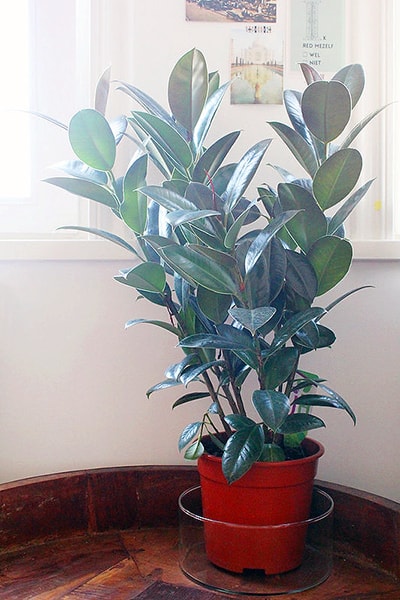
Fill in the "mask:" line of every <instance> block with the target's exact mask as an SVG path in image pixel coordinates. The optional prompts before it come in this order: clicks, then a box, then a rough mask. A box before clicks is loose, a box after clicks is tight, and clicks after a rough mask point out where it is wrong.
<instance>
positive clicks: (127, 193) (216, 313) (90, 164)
mask: <svg viewBox="0 0 400 600" xmlns="http://www.w3.org/2000/svg"><path fill="white" fill-rule="evenodd" d="M301 69H302V71H303V74H304V76H305V79H306V86H305V89H304V91H303V92H299V91H293V90H286V91H285V92H284V105H285V108H286V111H287V115H288V124H285V123H280V122H269V123H267V122H265V130H266V131H267V130H268V128H269V130H270V132H271V133H273V134H274V137H276V136H277V137H278V140H276V141H274V144H276V143H280V142H279V138H280V140H281V141H283V142H284V144H285V145H286V147H287V148H288V149H289V151H290V152H291V154H292V155H293V156H294V158H295V159H296V160H297V162H298V163H299V164H300V165H301V167H302V169H303V171H304V175H303V177H301V178H299V177H296V176H295V175H292V174H290V173H288V172H287V170H285V169H284V168H282V167H281V166H274V169H275V170H276V171H278V173H279V176H280V177H281V179H282V182H281V183H279V184H278V186H277V188H276V189H274V188H272V187H271V186H269V185H266V184H263V185H259V186H255V189H257V190H258V195H257V197H256V198H255V199H252V200H249V199H248V198H247V197H246V196H245V193H246V190H247V189H248V187H249V184H250V183H251V182H253V180H254V176H255V174H256V172H257V171H258V169H259V167H260V164H261V163H262V162H263V159H264V156H265V153H266V151H267V149H268V147H269V145H270V144H271V141H272V139H271V138H267V139H263V140H261V141H258V142H257V143H256V144H254V145H253V146H252V147H251V148H249V149H248V150H247V151H246V152H245V153H244V154H243V156H242V157H241V158H240V159H239V160H238V161H237V162H234V163H232V162H228V159H227V156H228V154H229V151H230V150H231V148H232V146H233V145H234V144H235V142H236V141H237V139H238V137H239V135H240V132H239V131H232V132H228V133H226V134H225V135H223V136H222V137H220V138H219V139H217V141H214V142H213V143H212V144H211V145H209V146H207V145H206V138H207V135H208V133H209V130H210V127H211V125H212V123H213V120H214V117H215V115H216V113H217V111H218V110H219V109H221V110H223V108H222V107H223V104H222V101H223V98H224V95H225V93H226V91H227V89H228V88H229V85H230V83H229V82H228V83H225V84H222V85H221V84H220V79H219V75H218V73H217V72H212V73H210V72H209V71H208V68H207V64H206V61H205V58H204V56H203V54H202V53H201V52H200V51H199V50H197V49H193V50H191V51H189V52H187V53H186V54H185V55H184V56H182V57H181V58H180V59H179V60H178V62H177V63H176V65H175V67H174V68H173V70H172V72H171V74H170V77H169V83H168V101H169V108H168V109H165V108H163V107H162V106H161V105H160V104H159V103H158V102H157V101H156V100H154V99H153V98H151V97H150V96H149V95H148V94H146V93H145V92H143V91H141V90H139V89H138V88H136V87H134V86H133V85H130V84H128V83H125V82H118V85H117V90H118V91H119V92H123V93H125V94H128V95H129V96H130V97H131V98H132V99H133V100H134V102H135V107H134V108H135V110H133V111H132V112H131V113H130V114H129V115H127V116H122V117H119V118H118V119H116V120H114V121H109V120H108V119H107V118H106V116H105V109H106V104H107V98H108V95H109V91H110V79H109V77H110V74H109V71H107V72H106V73H105V74H104V75H103V76H102V77H101V79H100V81H99V84H98V86H97V91H96V101H95V107H94V108H86V109H84V110H80V111H79V112H77V113H76V114H75V115H74V116H73V117H72V119H71V121H70V123H69V125H68V126H64V127H65V128H67V129H68V135H69V139H70V143H71V146H72V149H73V151H74V153H75V154H76V158H75V159H74V160H72V161H71V160H69V161H66V162H65V163H62V164H58V165H57V168H59V169H61V170H62V172H63V174H62V175H61V176H55V177H51V178H49V179H47V181H48V182H49V183H50V184H53V185H56V186H58V187H60V188H63V189H64V190H67V191H69V192H72V193H73V194H77V195H80V196H82V197H84V198H88V199H90V200H93V201H95V202H98V203H101V204H103V205H106V206H107V207H109V208H110V209H111V211H112V213H113V214H114V215H115V217H116V218H117V219H118V220H119V221H121V222H122V223H124V225H125V226H126V231H127V235H126V237H125V236H122V237H121V236H117V235H115V234H112V233H109V232H106V231H102V230H98V229H92V228H84V227H75V228H76V229H83V230H86V231H89V232H91V233H94V234H97V235H99V236H101V237H103V238H106V239H108V240H110V241H111V242H113V243H116V244H119V245H120V246H122V247H123V248H125V249H126V250H127V251H128V252H130V253H131V254H132V259H133V266H132V268H130V269H127V270H123V271H122V272H120V273H119V274H118V275H117V276H116V277H115V279H116V280H117V281H118V282H120V283H122V284H124V285H126V286H128V287H131V288H134V289H135V290H136V292H137V294H138V295H139V296H140V297H142V298H145V299H147V300H148V301H149V302H151V303H154V304H157V305H160V306H162V307H164V308H165V310H166V320H165V321H158V320H151V319H150V320H144V319H133V320H131V321H129V322H128V323H127V325H126V326H127V327H132V326H137V325H139V324H142V323H150V324H153V325H155V326H157V327H161V328H163V329H165V330H167V331H169V332H170V333H171V334H172V336H175V338H177V343H178V345H179V346H180V348H181V349H182V360H181V361H180V362H179V363H177V364H172V365H170V366H169V367H168V368H167V369H166V375H165V380H164V381H162V382H160V383H157V384H156V385H154V386H153V387H152V388H151V389H149V390H148V392H147V394H148V396H150V395H151V394H153V393H155V392H158V391H160V390H163V389H165V388H169V387H171V386H183V387H184V388H187V389H185V391H184V392H183V393H182V394H178V397H177V399H176V401H175V403H174V405H173V406H174V408H175V407H179V406H181V405H184V404H187V403H189V402H193V403H196V404H197V405H198V407H199V411H200V415H201V416H200V418H199V419H198V420H196V421H195V422H193V423H190V424H189V425H188V426H187V427H186V428H185V429H184V431H183V432H182V434H181V436H180V439H179V448H180V450H181V451H185V457H186V458H189V459H196V458H197V457H199V456H200V455H201V454H202V453H203V451H204V446H203V443H202V439H203V436H204V435H206V434H208V435H209V436H211V439H212V440H213V441H214V442H215V444H216V446H217V447H218V449H219V452H220V453H221V455H222V468H223V472H224V474H225V477H226V479H227V481H228V482H233V481H235V480H237V479H239V478H240V477H241V476H242V475H243V474H244V473H246V471H248V470H249V469H250V468H251V466H252V464H253V463H254V462H255V461H283V460H286V459H287V458H296V457H298V456H302V446H301V442H302V441H303V439H304V437H305V436H306V434H307V432H308V431H310V430H313V429H317V428H320V427H324V422H323V421H322V419H321V418H320V417H318V416H316V415H315V414H313V409H315V407H332V408H336V409H341V410H344V411H346V412H347V413H348V415H349V416H350V418H351V419H352V420H353V422H354V424H355V423H356V417H355V415H354V413H353V410H352V409H351V408H350V406H349V404H348V403H347V402H346V401H345V400H344V399H343V398H342V397H341V396H340V395H339V394H338V393H336V392H335V391H333V390H332V389H330V388H329V387H328V385H327V384H326V382H325V380H324V379H323V378H321V377H320V376H317V375H316V374H313V373H310V372H306V371H304V370H303V369H302V368H301V364H300V361H301V358H302V357H303V356H304V355H305V354H308V353H310V352H312V351H315V350H319V349H323V348H328V347H331V346H332V345H333V343H334V342H335V334H334V332H333V331H332V329H330V328H328V327H326V326H325V325H324V324H323V319H324V317H325V315H327V313H329V312H330V311H331V310H332V309H333V308H334V307H335V306H336V305H337V304H338V303H339V302H341V301H342V300H344V299H345V298H346V297H347V296H349V295H350V294H352V293H353V292H355V291H356V290H350V291H349V292H347V293H345V294H344V295H341V296H340V297H339V298H337V299H336V300H335V301H333V302H331V303H329V304H328V305H324V303H323V295H324V294H325V293H326V292H328V291H329V290H332V289H333V288H334V287H335V286H336V285H337V284H338V283H339V282H340V281H341V280H342V279H343V277H344V276H345V275H346V273H347V272H348V270H349V268H350V265H351V262H352V254H353V252H352V245H351V242H350V241H349V240H348V239H346V237H345V233H344V228H343V224H344V222H345V220H346V218H347V217H348V216H349V215H350V213H351V212H352V211H353V210H354V209H355V207H356V206H357V204H358V203H359V202H360V200H361V199H362V198H363V197H364V196H365V194H366V193H367V192H368V190H369V188H370V186H371V184H372V181H367V182H366V183H364V184H363V185H359V183H358V182H359V178H360V174H361V169H362V162H363V161H362V156H361V154H360V152H359V151H358V150H357V149H355V148H353V147H352V144H353V142H354V140H355V138H356V137H357V135H358V134H359V133H360V131H361V130H362V129H363V128H364V127H365V125H366V124H367V123H368V122H369V121H370V120H371V119H372V118H373V117H374V116H375V115H376V114H378V113H379V111H380V110H381V109H379V110H377V111H375V112H374V113H373V114H371V115H369V116H367V117H366V118H365V119H364V120H362V121H361V122H360V123H359V124H357V125H355V126H352V127H351V126H350V120H351V116H352V110H353V108H354V107H355V105H356V104H357V102H358V100H359V98H360V96H361V94H362V92H363V88H364V72H363V68H362V66H361V65H359V64H352V65H349V66H346V67H344V68H343V69H341V70H340V71H339V72H338V73H337V74H336V75H335V76H334V77H333V78H332V79H331V80H329V81H327V80H323V79H322V78H321V76H320V75H319V74H318V73H317V72H316V71H315V70H314V69H313V68H311V67H309V66H307V65H305V64H302V65H301ZM266 114H267V112H266ZM261 125H263V126H264V123H263V124H261ZM123 138H129V139H130V140H132V141H133V157H132V160H131V162H130V164H129V167H128V169H127V170H126V172H125V173H124V174H122V176H121V175H119V174H117V173H116V171H117V169H116V167H115V161H116V155H117V150H118V146H119V143H120V141H121V139H123ZM150 161H151V162H152V163H153V165H155V167H156V168H157V170H158V172H159V174H161V177H162V178H163V180H164V181H163V183H161V184H157V185H151V184H149V182H148V181H147V177H148V175H147V171H148V165H149V162H150ZM262 178H263V180H265V179H266V175H265V173H264V172H263V174H262ZM68 227H73V226H68ZM359 289H360V288H359ZM173 343H174V345H175V344H176V341H174V342H173ZM251 374H253V375H252V376H251V377H249V376H250V375H251ZM190 384H191V385H193V386H194V388H193V391H190V390H189V389H188V387H189V385H190ZM191 389H192V388H191ZM249 408H251V411H252V412H251V411H250V412H251V414H257V415H258V416H257V418H256V419H253V418H250V417H249ZM254 409H255V411H256V413H254ZM221 434H223V435H221Z"/></svg>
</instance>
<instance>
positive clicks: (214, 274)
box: [159, 245, 240, 295]
mask: <svg viewBox="0 0 400 600" xmlns="http://www.w3.org/2000/svg"><path fill="white" fill-rule="evenodd" d="M205 251H206V249H205V248H204V249H202V247H201V246H195V247H191V246H178V245H176V246H167V247H165V248H163V249H162V250H160V251H159V253H160V255H161V256H162V258H164V260H165V261H166V262H167V264H168V265H169V266H171V267H172V268H173V269H174V270H175V271H176V272H177V273H179V274H180V275H181V277H183V278H184V279H187V280H188V281H189V283H190V282H191V281H194V282H196V284H198V285H201V286H202V287H205V288H206V289H208V290H211V291H212V292H216V293H217V294H229V295H231V294H233V295H238V294H240V289H239V286H238V283H237V277H236V269H235V261H234V259H232V257H230V256H229V254H225V253H223V252H218V251H216V250H214V251H211V249H208V255H206V253H205Z"/></svg>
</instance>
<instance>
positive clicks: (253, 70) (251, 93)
mask: <svg viewBox="0 0 400 600" xmlns="http://www.w3.org/2000/svg"><path fill="white" fill-rule="evenodd" d="M231 47H232V52H231V78H232V85H231V104H282V92H283V35H282V32H281V31H280V30H275V29H273V28H272V27H268V26H267V27H266V28H265V31H264V26H261V25H252V26H251V25H249V26H248V27H246V28H245V29H243V30H237V31H235V32H234V34H233V37H232V46H231Z"/></svg>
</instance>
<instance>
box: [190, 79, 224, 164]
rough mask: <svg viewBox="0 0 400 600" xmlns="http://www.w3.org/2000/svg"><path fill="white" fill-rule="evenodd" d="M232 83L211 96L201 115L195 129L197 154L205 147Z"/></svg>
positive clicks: (194, 137) (194, 139) (194, 140)
mask: <svg viewBox="0 0 400 600" xmlns="http://www.w3.org/2000/svg"><path fill="white" fill-rule="evenodd" d="M229 86H230V83H226V84H225V85H223V86H221V87H220V88H218V89H217V90H215V92H214V93H213V94H211V96H209V97H208V100H207V102H206V104H205V106H204V108H203V110H202V111H201V113H200V116H199V118H198V120H197V123H196V124H195V126H194V128H193V145H194V150H195V153H197V152H199V151H200V150H201V148H202V146H203V143H204V140H205V137H206V135H207V133H208V131H209V129H210V126H211V123H212V121H213V119H214V117H215V115H216V113H217V111H218V108H219V106H220V104H221V102H222V99H223V97H224V95H225V92H226V90H227V89H228V88H229Z"/></svg>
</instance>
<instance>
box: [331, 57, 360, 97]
mask: <svg viewBox="0 0 400 600" xmlns="http://www.w3.org/2000/svg"><path fill="white" fill-rule="evenodd" d="M332 79H335V80H336V81H341V82H342V83H344V85H345V86H346V87H347V89H348V90H349V92H350V95H351V101H352V108H354V107H355V105H356V104H357V102H358V101H359V99H360V98H361V94H362V92H363V89H364V85H365V73H364V69H363V67H362V65H360V64H357V63H356V64H353V65H347V66H345V67H343V68H342V69H340V71H338V72H337V73H336V74H335V75H334V76H333V77H332Z"/></svg>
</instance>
